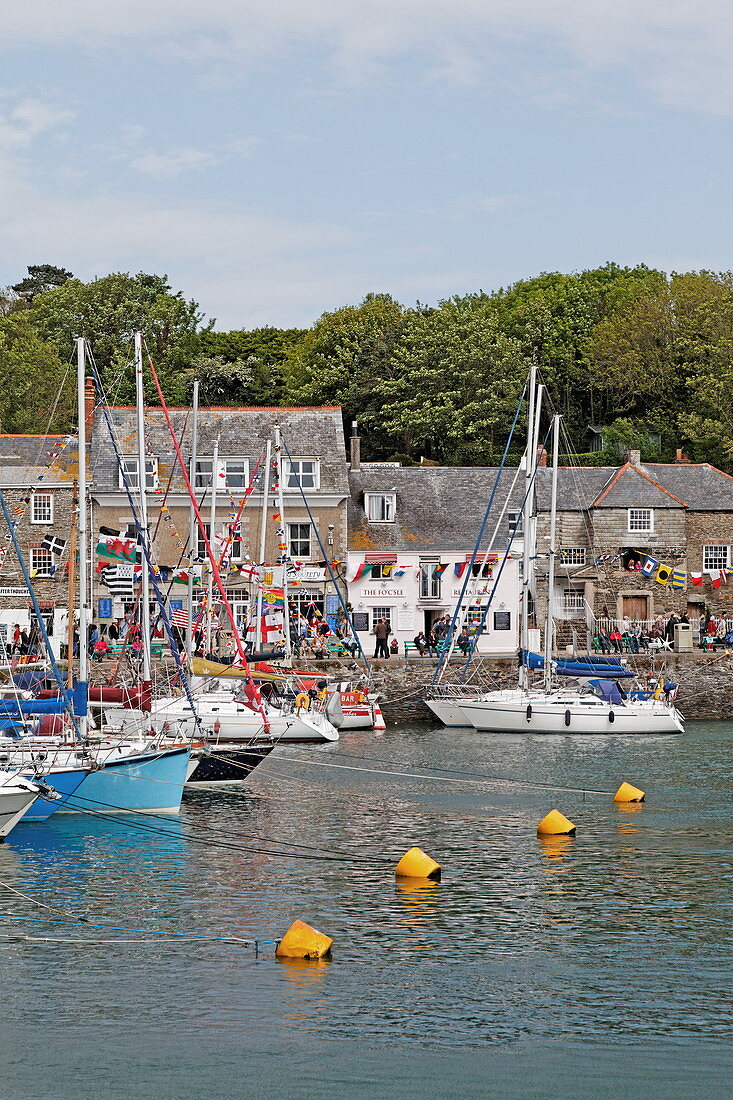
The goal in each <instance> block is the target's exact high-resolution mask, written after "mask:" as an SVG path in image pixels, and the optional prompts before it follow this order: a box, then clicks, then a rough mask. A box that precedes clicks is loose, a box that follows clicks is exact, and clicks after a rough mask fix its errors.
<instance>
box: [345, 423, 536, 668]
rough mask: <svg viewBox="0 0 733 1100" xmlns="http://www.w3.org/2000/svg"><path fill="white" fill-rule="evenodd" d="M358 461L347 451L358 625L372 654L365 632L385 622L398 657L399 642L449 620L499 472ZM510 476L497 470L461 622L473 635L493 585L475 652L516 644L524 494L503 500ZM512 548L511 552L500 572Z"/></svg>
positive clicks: (506, 649)
mask: <svg viewBox="0 0 733 1100" xmlns="http://www.w3.org/2000/svg"><path fill="white" fill-rule="evenodd" d="M352 446H353V444H352ZM354 458H355V456H354V455H353V454H352V464H351V472H350V475H349V481H350V486H351V499H350V505H349V554H348V571H347V578H348V580H349V586H348V589H349V601H350V603H351V606H352V608H353V615H354V622H355V626H356V627H357V632H358V633H359V638H360V641H361V643H362V645H363V646H364V648H365V649H366V650H367V651H369V646H370V644H371V643H372V641H373V640H372V639H370V638H369V634H370V632H371V631H372V630H373V628H374V625H375V623H376V621H377V620H378V619H381V618H385V619H387V620H388V621H389V623H390V626H391V629H392V633H393V636H394V637H396V638H397V641H398V643H399V651H400V653H402V652H403V651H404V646H403V643H404V642H411V641H412V640H413V638H414V637H415V636H416V635H417V634H418V632H419V631H423V632H424V633H427V632H428V630H429V629H430V627H431V626H432V624H433V623H434V622H435V621H436V620H437V619H439V618H441V617H442V616H443V615H444V614H446V613H449V614H451V615H452V613H453V609H454V607H455V606H456V603H457V601H458V599H459V598H460V596H461V590H462V588H463V582H464V580H465V578H466V572H467V570H468V568H469V567H468V565H467V563H468V562H469V560H470V558H471V556H472V552H473V549H474V546H475V543H476V537H477V534H478V531H479V526H480V523H481V519H482V516H483V514H484V512H485V509H486V505H487V502H488V500H489V496H490V493H491V488H492V485H493V483H494V479H495V476H496V470H495V469H488V468H483V469H472V468H471V469H462V468H458V467H428V466H418V467H401V466H400V465H399V464H397V463H365V464H364V465H363V466H362V465H361V464H360V463H359V462H358V457H357V458H356V461H354ZM514 473H515V471H514V470H507V471H505V472H504V473H503V474H502V477H501V480H500V484H499V489H498V491H497V495H496V498H495V501H494V505H493V508H492V518H491V520H490V522H489V525H488V528H487V533H486V535H485V536H484V538H483V540H482V542H481V551H480V553H479V555H478V556H477V560H476V564H475V565H474V566H473V567H472V575H471V576H470V577H469V579H468V583H467V585H466V591H465V595H464V599H463V612H462V615H461V622H460V625H461V626H462V625H464V624H466V625H467V626H468V628H469V630H470V629H471V628H472V627H473V626H475V624H476V623H477V622H478V620H479V619H480V618H481V617H482V614H483V610H484V608H485V607H486V605H487V602H488V599H489V596H490V594H491V592H492V590H493V589H494V585H495V584H496V591H495V594H494V597H493V600H492V605H491V609H490V611H489V616H488V620H487V623H486V630H485V633H484V634H483V635H482V636H481V638H480V641H479V647H478V649H479V652H481V653H493V654H507V653H514V652H515V651H516V648H517V645H518V640H519V635H518V607H519V568H520V564H521V563H520V558H521V550H522V543H521V528H520V529H519V530H517V521H518V509H519V508H520V507H521V492H520V491H519V490H517V489H515V490H514V493H513V496H512V500H511V501H509V502H507V496H508V494H509V491H510V486H511V482H512V479H513V476H514ZM515 498H516V499H515ZM505 505H506V509H505ZM502 509H505V510H504V516H503V519H502V521H501V523H500V524H499V527H498V530H497V533H496V537H495V539H494V543H493V545H492V546H491V547H490V548H489V540H490V537H491V533H492V531H493V530H494V527H495V526H496V520H494V519H493V517H494V516H496V517H499V515H500V513H501V512H502ZM509 542H511V554H510V557H509V558H508V559H507V561H506V563H505V564H504V566H503V568H501V560H502V558H503V556H504V552H505V549H506V547H507V544H508V543H509ZM372 648H373V646H372Z"/></svg>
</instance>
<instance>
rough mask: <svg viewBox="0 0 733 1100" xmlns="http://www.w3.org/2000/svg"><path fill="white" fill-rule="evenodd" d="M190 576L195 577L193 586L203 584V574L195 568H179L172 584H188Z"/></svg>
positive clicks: (172, 579) (174, 574)
mask: <svg viewBox="0 0 733 1100" xmlns="http://www.w3.org/2000/svg"><path fill="white" fill-rule="evenodd" d="M189 577H193V586H194V588H196V586H197V585H198V586H200V585H201V574H200V573H198V572H197V571H196V570H195V569H177V570H176V571H175V572H174V573H173V576H172V577H171V584H188V580H189Z"/></svg>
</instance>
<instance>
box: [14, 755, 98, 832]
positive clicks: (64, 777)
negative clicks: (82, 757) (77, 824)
mask: <svg viewBox="0 0 733 1100" xmlns="http://www.w3.org/2000/svg"><path fill="white" fill-rule="evenodd" d="M20 774H21V775H22V776H23V778H24V779H30V780H31V781H35V782H37V783H39V785H40V789H41V793H40V795H39V796H38V798H37V799H36V801H35V802H34V803H33V805H32V806H29V807H28V809H27V810H26V812H25V813H24V814H23V817H22V821H23V822H26V821H45V820H46V818H48V817H50V816H51V814H54V813H56V811H57V810H60V809H61V808H62V807H63V806H65V805H66V802H67V801H68V799H69V798H70V797H71V795H72V794H74V792H75V791H77V790H78V789H79V787H80V786H81V784H82V783H83V782H84V780H85V779H86V777H87V776H88V775H89V770H88V769H87V768H58V769H52V770H51V771H49V772H47V773H44V775H43V777H42V778H39V777H38V776H36V775H34V774H33V772H23V771H21V772H20ZM46 785H47V786H48V787H51V788H52V790H53V791H54V792H55V794H54V795H49V794H47V793H44V786H46Z"/></svg>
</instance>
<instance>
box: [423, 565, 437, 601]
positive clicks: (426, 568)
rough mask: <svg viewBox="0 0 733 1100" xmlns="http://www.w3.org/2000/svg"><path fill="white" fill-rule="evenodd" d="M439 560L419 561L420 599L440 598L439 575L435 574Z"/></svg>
mask: <svg viewBox="0 0 733 1100" xmlns="http://www.w3.org/2000/svg"><path fill="white" fill-rule="evenodd" d="M439 565H440V562H439V561H421V562H420V599H421V600H437V599H439V598H440V577H439V576H437V577H436V575H435V570H436V569H437V568H438V566H439Z"/></svg>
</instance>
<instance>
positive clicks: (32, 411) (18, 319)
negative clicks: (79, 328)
mask: <svg viewBox="0 0 733 1100" xmlns="http://www.w3.org/2000/svg"><path fill="white" fill-rule="evenodd" d="M75 395H76V388H75V377H74V373H73V371H69V370H68V369H67V367H66V366H65V365H64V364H63V363H62V362H61V360H60V359H59V357H58V355H57V353H56V351H55V349H54V348H53V347H52V346H51V345H50V344H49V343H47V342H46V341H44V340H42V339H41V338H40V337H39V336H38V335H37V334H36V332H35V331H34V330H33V328H32V326H31V324H30V321H29V319H28V314H27V312H25V311H24V312H21V313H14V314H12V315H11V316H10V317H6V318H0V424H2V430H3V432H10V433H15V434H23V433H28V434H30V435H41V434H44V433H45V432H47V431H50V432H53V433H58V432H64V431H68V430H70V429H71V428H72V427H73V424H74V422H75V417H76V409H75V406H76V401H75Z"/></svg>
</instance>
